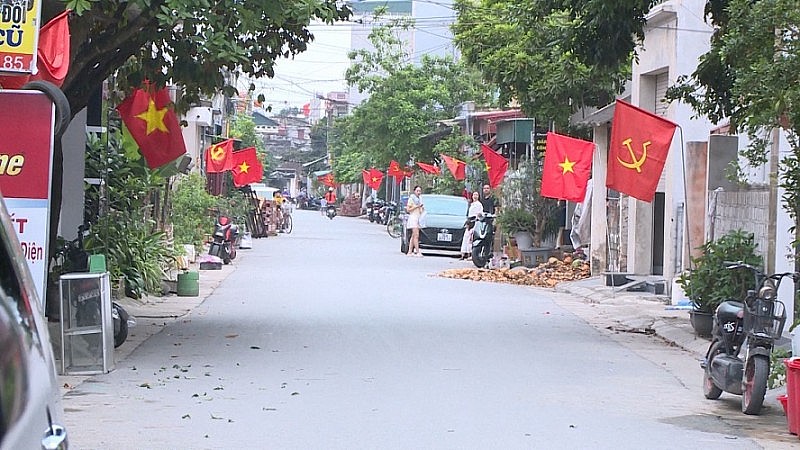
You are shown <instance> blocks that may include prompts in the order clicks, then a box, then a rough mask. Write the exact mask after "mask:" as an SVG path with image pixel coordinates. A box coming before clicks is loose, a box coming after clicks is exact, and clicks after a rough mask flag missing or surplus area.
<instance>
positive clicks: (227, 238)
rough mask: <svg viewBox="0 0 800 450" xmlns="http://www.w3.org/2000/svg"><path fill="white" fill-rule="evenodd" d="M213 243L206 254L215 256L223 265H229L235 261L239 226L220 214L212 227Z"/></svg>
mask: <svg viewBox="0 0 800 450" xmlns="http://www.w3.org/2000/svg"><path fill="white" fill-rule="evenodd" d="M212 237H213V239H214V240H213V241H212V242H211V246H210V247H209V249H208V254H209V255H212V256H217V257H219V258H220V259H222V262H223V263H225V264H230V262H231V260H234V259H236V249H237V247H238V246H239V245H238V244H239V239H240V236H239V226H238V225H236V224H234V223H233V221H232V220H231V218H230V217H228V216H225V215H222V214H220V215H219V216H217V223H216V225H215V227H214V234H213V236H212Z"/></svg>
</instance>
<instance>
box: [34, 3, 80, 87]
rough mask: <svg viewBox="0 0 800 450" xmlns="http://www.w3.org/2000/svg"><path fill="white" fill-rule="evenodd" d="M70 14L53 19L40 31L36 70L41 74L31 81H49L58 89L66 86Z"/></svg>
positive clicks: (63, 14) (63, 13)
mask: <svg viewBox="0 0 800 450" xmlns="http://www.w3.org/2000/svg"><path fill="white" fill-rule="evenodd" d="M69 12H70V10H69V9H68V10H66V11H64V12H62V13H61V14H59V15H57V16H55V17H53V18H52V19H50V21H49V22H47V23H46V24H44V25H43V26H42V29H41V30H39V42H38V43H37V44H36V49H37V51H38V58H37V59H36V68H37V69H39V72H38V73H37V74H36V75H32V76H31V78H30V79H31V80H43V81H49V82H51V83H53V84H55V85H56V86H58V87H61V85H62V84H64V78H66V77H67V72H69V56H70V47H69Z"/></svg>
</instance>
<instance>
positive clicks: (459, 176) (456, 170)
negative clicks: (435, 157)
mask: <svg viewBox="0 0 800 450" xmlns="http://www.w3.org/2000/svg"><path fill="white" fill-rule="evenodd" d="M442 159H443V160H444V164H445V165H446V166H447V168H448V169H450V173H452V174H453V178H455V179H456V180H459V181H460V180H463V179H464V178H466V177H467V174H466V170H467V163H465V162H464V161H461V160H458V159H455V158H452V157H450V156H447V155H445V154H442Z"/></svg>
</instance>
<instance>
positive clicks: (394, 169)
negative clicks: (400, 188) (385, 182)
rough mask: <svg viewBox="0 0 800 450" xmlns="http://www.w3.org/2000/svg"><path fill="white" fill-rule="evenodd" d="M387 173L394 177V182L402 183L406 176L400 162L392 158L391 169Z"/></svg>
mask: <svg viewBox="0 0 800 450" xmlns="http://www.w3.org/2000/svg"><path fill="white" fill-rule="evenodd" d="M386 175H388V176H390V177H394V182H395V183H397V184H400V182H402V181H403V178H404V177H405V176H406V172H405V171H404V170H403V169H401V168H400V163H398V162H397V161H395V160H392V161H391V162H390V163H389V170H387V171H386Z"/></svg>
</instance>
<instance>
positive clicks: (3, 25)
mask: <svg viewBox="0 0 800 450" xmlns="http://www.w3.org/2000/svg"><path fill="white" fill-rule="evenodd" d="M40 4H41V1H40V0H3V2H2V3H1V4H0V72H6V73H33V71H34V69H36V56H37V54H36V44H37V43H38V41H39V11H40V9H41V8H40Z"/></svg>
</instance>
